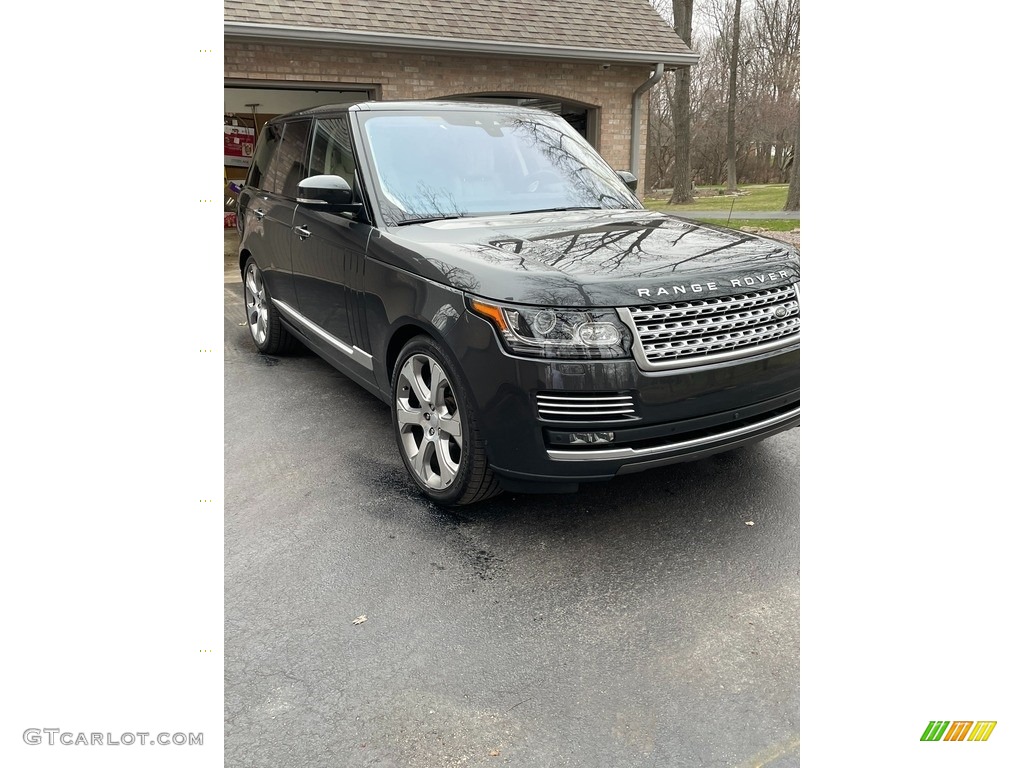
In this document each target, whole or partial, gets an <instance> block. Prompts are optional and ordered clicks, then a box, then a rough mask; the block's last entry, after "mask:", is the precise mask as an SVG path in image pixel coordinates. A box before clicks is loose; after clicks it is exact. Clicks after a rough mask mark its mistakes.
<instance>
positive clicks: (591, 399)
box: [537, 392, 637, 421]
mask: <svg viewBox="0 0 1024 768" xmlns="http://www.w3.org/2000/svg"><path fill="white" fill-rule="evenodd" d="M537 411H538V413H539V414H540V417H541V418H542V419H545V420H548V421H628V420H630V419H635V418H637V416H636V412H635V408H634V407H633V396H632V395H631V394H630V393H628V392H538V393H537Z"/></svg>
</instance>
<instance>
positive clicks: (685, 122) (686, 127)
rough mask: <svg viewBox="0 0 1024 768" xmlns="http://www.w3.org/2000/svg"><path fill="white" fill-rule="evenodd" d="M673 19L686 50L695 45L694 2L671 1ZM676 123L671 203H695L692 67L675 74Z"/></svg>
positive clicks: (674, 112)
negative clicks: (691, 132) (691, 126)
mask: <svg viewBox="0 0 1024 768" xmlns="http://www.w3.org/2000/svg"><path fill="white" fill-rule="evenodd" d="M672 17H673V19H675V30H676V34H677V35H679V37H681V38H682V39H683V42H684V43H686V45H687V47H692V46H691V43H692V42H693V0H672ZM674 105H675V109H674V110H673V115H672V117H673V122H674V123H675V136H676V164H675V174H674V175H673V176H674V184H673V189H672V199H671V200H670V201H669V202H672V203H688V202H690V201H691V200H693V189H692V187H693V180H692V174H691V172H690V67H682V68H681V69H680V70H679V71H677V72H676V98H675V101H674Z"/></svg>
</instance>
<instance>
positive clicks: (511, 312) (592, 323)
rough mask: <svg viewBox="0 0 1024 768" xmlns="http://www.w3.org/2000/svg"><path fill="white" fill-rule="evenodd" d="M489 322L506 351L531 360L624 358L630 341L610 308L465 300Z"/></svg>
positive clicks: (467, 298) (623, 327)
mask: <svg viewBox="0 0 1024 768" xmlns="http://www.w3.org/2000/svg"><path fill="white" fill-rule="evenodd" d="M466 304H467V305H468V306H469V308H470V309H471V310H472V311H473V312H475V313H476V314H478V315H480V316H481V317H485V318H487V319H488V320H490V321H491V324H492V325H494V327H495V328H496V329H497V331H498V336H499V337H500V338H501V340H502V341H503V342H505V346H506V347H508V349H509V351H511V352H513V353H514V354H517V355H529V356H531V357H568V358H577V359H590V358H627V357H630V351H629V347H630V344H631V343H632V338H631V337H630V335H629V329H628V328H626V326H625V325H623V324H622V321H621V320H619V316H618V315H617V314H616V313H615V310H613V309H566V308H558V307H527V306H517V305H514V304H494V303H492V302H487V301H481V300H480V299H474V298H470V297H466Z"/></svg>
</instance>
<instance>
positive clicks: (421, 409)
mask: <svg viewBox="0 0 1024 768" xmlns="http://www.w3.org/2000/svg"><path fill="white" fill-rule="evenodd" d="M391 412H392V422H393V424H394V429H395V440H396V441H397V443H398V452H399V453H400V454H401V456H402V461H403V462H404V464H405V468H406V470H408V472H409V476H410V477H411V478H412V480H413V482H414V483H415V484H416V486H417V488H419V490H420V492H421V493H423V494H424V495H425V496H427V497H428V498H429V499H430V500H431V501H434V502H436V503H438V504H442V505H444V506H456V505H464V504H472V503H474V502H477V501H483V500H484V499H489V498H491V497H492V496H497V495H498V494H499V493H501V487H500V486H499V485H498V480H497V478H496V477H495V476H494V473H493V472H491V469H490V467H489V466H488V465H487V455H486V452H485V451H484V445H483V440H482V439H481V437H480V433H479V430H478V428H477V420H476V415H475V413H474V411H473V404H472V403H471V402H470V400H469V395H468V388H467V387H466V385H465V382H464V380H463V378H462V374H461V372H460V371H459V369H458V367H457V366H456V365H455V364H454V362H453V360H452V358H451V355H450V354H449V353H448V351H447V350H446V349H444V348H443V347H442V346H441V345H440V344H438V343H437V342H436V341H434V340H433V339H432V338H430V337H428V336H417V337H415V338H414V339H412V340H411V341H409V343H408V344H406V345H405V347H403V348H402V351H401V353H400V354H399V355H398V362H397V363H396V364H395V370H394V372H393V373H392V376H391Z"/></svg>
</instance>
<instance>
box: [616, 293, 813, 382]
mask: <svg viewBox="0 0 1024 768" xmlns="http://www.w3.org/2000/svg"><path fill="white" fill-rule="evenodd" d="M780 315H781V317H780ZM628 317H629V318H630V320H632V323H633V327H634V329H635V330H636V339H637V344H635V345H634V351H636V352H637V353H639V354H638V357H639V355H642V360H640V359H638V362H640V364H641V367H646V368H648V369H658V368H675V367H682V366H687V365H702V364H705V363H710V362H715V361H719V360H726V359H733V358H737V357H745V356H748V355H756V354H759V353H761V352H766V351H769V350H770V349H775V348H778V347H782V346H788V345H789V344H792V343H795V342H796V341H797V340H798V339H799V334H800V297H799V292H798V289H797V286H796V285H787V286H782V287H780V288H768V289H765V290H762V291H751V292H749V293H742V294H737V295H735V296H725V297H722V298H715V299H697V300H695V301H686V302H681V303H678V304H659V305H657V306H644V307H630V308H629V312H628Z"/></svg>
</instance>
